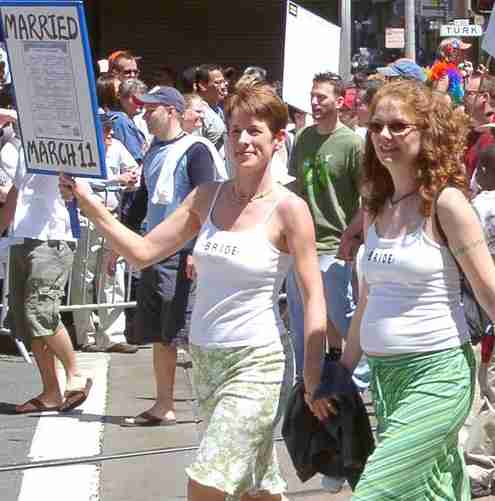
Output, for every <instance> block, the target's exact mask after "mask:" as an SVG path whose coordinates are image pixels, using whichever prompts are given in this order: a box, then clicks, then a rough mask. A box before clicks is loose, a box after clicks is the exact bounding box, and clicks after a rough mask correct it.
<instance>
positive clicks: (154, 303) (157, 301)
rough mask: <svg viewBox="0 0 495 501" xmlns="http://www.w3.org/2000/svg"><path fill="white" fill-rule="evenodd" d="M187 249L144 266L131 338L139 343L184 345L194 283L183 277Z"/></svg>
mask: <svg viewBox="0 0 495 501" xmlns="http://www.w3.org/2000/svg"><path fill="white" fill-rule="evenodd" d="M188 255H189V253H188V252H179V253H178V254H174V255H173V256H171V257H169V258H168V259H166V260H165V261H162V262H160V263H157V264H154V265H152V266H150V267H148V268H145V269H144V270H143V271H142V272H141V276H140V278H139V282H138V286H137V291H136V299H137V310H136V316H135V320H134V322H135V324H134V325H135V327H134V331H135V341H136V342H137V343H139V344H147V343H163V344H165V345H171V344H172V345H187V343H188V341H189V329H190V323H191V313H192V307H193V304H194V292H195V283H194V282H193V281H192V280H189V279H188V278H187V277H186V260H187V256H188Z"/></svg>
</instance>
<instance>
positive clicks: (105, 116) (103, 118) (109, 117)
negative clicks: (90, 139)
mask: <svg viewBox="0 0 495 501" xmlns="http://www.w3.org/2000/svg"><path fill="white" fill-rule="evenodd" d="M98 119H99V120H100V123H101V125H102V126H103V127H111V126H112V124H113V122H114V121H115V120H116V119H117V115H115V114H114V113H108V112H106V111H105V110H104V109H103V108H98Z"/></svg>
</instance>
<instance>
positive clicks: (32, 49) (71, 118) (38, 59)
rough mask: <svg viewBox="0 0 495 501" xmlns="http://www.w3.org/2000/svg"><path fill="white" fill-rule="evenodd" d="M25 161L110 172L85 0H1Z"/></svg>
mask: <svg viewBox="0 0 495 501" xmlns="http://www.w3.org/2000/svg"><path fill="white" fill-rule="evenodd" d="M0 13H1V19H2V31H3V37H4V40H5V44H6V47H7V52H8V55H9V62H10V67H11V73H12V77H13V84H14V91H15V96H16V103H17V109H18V114H19V124H20V128H21V132H22V141H23V146H24V152H25V158H26V165H27V169H28V171H30V172H36V173H42V174H58V173H59V172H60V171H63V172H65V173H67V174H70V175H73V176H80V177H96V178H102V177H103V178H104V177H106V166H105V149H104V144H103V134H102V131H101V126H100V123H99V121H98V120H97V119H96V113H97V106H98V105H97V99H96V88H95V81H94V75H93V68H92V61H91V53H90V49H89V41H88V34H87V29H86V24H85V18H84V10H83V7H82V2H81V1H78V0H73V1H64V2H58V1H54V0H52V1H46V2H45V1H37V2H36V3H34V2H33V3H28V2H25V1H20V0H2V1H1V2H0Z"/></svg>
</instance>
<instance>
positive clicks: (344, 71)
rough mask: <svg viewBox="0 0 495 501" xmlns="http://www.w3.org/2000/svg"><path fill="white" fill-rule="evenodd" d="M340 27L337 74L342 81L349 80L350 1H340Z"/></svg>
mask: <svg viewBox="0 0 495 501" xmlns="http://www.w3.org/2000/svg"><path fill="white" fill-rule="evenodd" d="M340 25H341V27H342V32H341V39H340V69H339V73H340V76H341V77H342V78H343V79H344V80H350V78H351V51H352V14H351V0H340Z"/></svg>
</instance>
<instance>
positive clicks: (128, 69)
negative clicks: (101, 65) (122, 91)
mask: <svg viewBox="0 0 495 501" xmlns="http://www.w3.org/2000/svg"><path fill="white" fill-rule="evenodd" d="M108 72H109V73H111V74H112V75H115V76H116V77H117V78H118V79H119V80H120V81H121V82H123V81H124V80H128V79H129V78H138V77H139V74H140V70H139V67H138V62H137V58H136V56H134V54H132V52H130V51H128V50H117V51H115V52H113V53H112V54H110V56H108Z"/></svg>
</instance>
